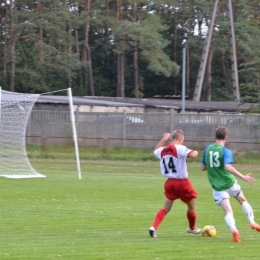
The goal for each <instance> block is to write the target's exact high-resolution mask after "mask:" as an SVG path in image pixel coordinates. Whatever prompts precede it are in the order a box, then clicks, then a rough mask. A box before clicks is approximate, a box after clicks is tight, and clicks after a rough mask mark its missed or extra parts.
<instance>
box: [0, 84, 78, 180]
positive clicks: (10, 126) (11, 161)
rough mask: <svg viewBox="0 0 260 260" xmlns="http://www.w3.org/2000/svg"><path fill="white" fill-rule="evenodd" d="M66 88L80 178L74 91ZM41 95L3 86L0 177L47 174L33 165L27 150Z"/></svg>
mask: <svg viewBox="0 0 260 260" xmlns="http://www.w3.org/2000/svg"><path fill="white" fill-rule="evenodd" d="M65 90H67V94H68V98H69V107H70V117H71V123H72V132H73V140H74V146H75V151H76V161H77V169H78V177H79V179H81V170H80V162H79V151H78V139H77V133H76V126H75V117H74V109H73V99H72V92H71V89H70V88H69V89H65ZM60 91H64V89H63V90H60ZM55 92H58V91H55ZM50 93H52V92H50ZM50 93H44V94H50ZM39 96H40V94H25V93H16V92H9V91H5V90H2V89H1V87H0V177H6V178H12V179H22V178H45V177H46V176H45V175H43V174H40V173H38V172H37V171H36V170H35V169H34V168H33V167H32V165H31V163H30V161H29V159H28V156H27V151H26V130H27V124H28V121H29V118H30V115H31V111H32V109H33V106H34V104H35V102H36V101H37V99H38V97H39Z"/></svg>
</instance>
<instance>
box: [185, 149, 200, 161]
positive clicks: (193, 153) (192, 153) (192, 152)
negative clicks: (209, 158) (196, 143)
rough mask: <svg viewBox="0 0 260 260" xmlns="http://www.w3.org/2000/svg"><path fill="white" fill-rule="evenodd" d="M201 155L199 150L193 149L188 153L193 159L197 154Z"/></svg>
mask: <svg viewBox="0 0 260 260" xmlns="http://www.w3.org/2000/svg"><path fill="white" fill-rule="evenodd" d="M198 155H199V153H198V152H197V151H191V152H189V153H188V156H187V157H188V158H191V159H195V158H196V157H197V156H198Z"/></svg>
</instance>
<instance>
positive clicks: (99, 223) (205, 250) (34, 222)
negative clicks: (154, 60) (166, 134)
mask: <svg viewBox="0 0 260 260" xmlns="http://www.w3.org/2000/svg"><path fill="white" fill-rule="evenodd" d="M32 164H33V166H34V167H35V169H36V170H37V171H38V172H40V173H42V174H44V175H46V176H47V178H45V179H21V180H17V179H15V180H14V179H4V178H0V185H1V197H0V201H1V207H0V213H1V214H0V216H1V224H0V237H1V243H0V259H1V260H2V259H12V260H15V259H25V260H28V259H33V260H37V259H44V260H46V259H66V260H67V259H68V260H81V259H82V260H85V259H86V260H92V259H93V260H97V259H98V260H101V259H102V260H103V259H104V260H123V259H129V260H132V259H147V260H153V259H154V260H168V259H169V260H170V259H217V260H219V259H236V260H237V259H259V258H260V257H259V244H260V232H259V233H258V232H256V231H254V230H251V229H250V227H249V223H248V220H247V218H246V216H245V215H244V213H243V211H242V208H241V206H240V205H239V204H238V202H237V201H235V200H234V199H232V200H231V203H232V206H233V209H234V213H235V218H236V223H237V227H238V229H239V231H240V235H241V240H242V242H241V243H233V242H232V237H231V234H230V231H229V230H228V227H227V226H226V224H225V222H224V214H223V212H222V209H221V208H219V207H218V206H216V205H215V203H214V200H213V198H212V194H211V188H210V186H209V184H208V181H207V177H206V174H205V172H202V171H200V168H199V164H188V168H189V172H190V180H191V181H192V183H193V185H194V187H195V189H196V190H197V192H198V194H199V196H198V198H197V204H196V205H197V215H198V218H197V225H198V226H199V227H203V226H205V225H208V224H210V225H214V226H215V227H216V229H217V236H216V237H214V238H206V237H202V236H201V235H193V234H188V233H186V231H185V229H186V227H187V226H188V222H187V219H186V206H185V205H184V204H183V203H181V202H180V201H176V202H175V203H174V205H173V208H172V211H171V212H170V213H169V214H168V215H167V216H166V217H165V219H164V221H163V223H162V224H161V226H160V227H159V229H158V237H157V238H151V237H150V236H149V234H148V228H149V227H150V226H151V224H152V222H153V219H154V216H155V214H156V213H157V211H158V210H159V209H160V208H161V207H162V205H163V202H164V194H163V183H164V181H165V179H164V178H163V177H161V175H160V173H159V167H158V163H155V162H146V163H145V162H137V163H134V162H120V161H119V162H104V161H103V162H98V161H96V162H82V163H81V167H82V179H81V180H79V179H78V176H77V169H76V163H75V162H64V161H63V162H58V161H38V162H36V161H34V162H32ZM236 167H237V168H238V169H239V170H240V171H241V172H243V173H247V172H251V173H252V174H253V175H254V177H255V178H256V179H257V181H256V183H255V184H254V185H253V186H249V185H248V184H247V183H244V182H242V180H240V181H239V183H240V184H241V186H242V188H243V191H244V193H245V196H246V198H247V199H248V201H249V203H250V204H251V206H252V207H253V209H254V213H255V219H256V221H258V222H260V204H259V190H260V166H254V169H251V167H250V166H243V167H242V168H241V167H239V166H236Z"/></svg>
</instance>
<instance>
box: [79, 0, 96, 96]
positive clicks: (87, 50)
mask: <svg viewBox="0 0 260 260" xmlns="http://www.w3.org/2000/svg"><path fill="white" fill-rule="evenodd" d="M90 1H91V0H86V1H85V6H84V11H86V12H88V17H89V12H90ZM83 53H84V55H82V60H83V61H87V69H88V83H89V91H90V96H95V89H94V80H93V71H92V59H91V50H90V47H89V22H87V23H86V24H85V26H84V51H83Z"/></svg>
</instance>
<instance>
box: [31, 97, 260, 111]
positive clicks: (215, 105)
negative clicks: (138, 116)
mask: <svg viewBox="0 0 260 260" xmlns="http://www.w3.org/2000/svg"><path fill="white" fill-rule="evenodd" d="M36 103H38V104H56V105H58V104H61V105H66V104H69V99H68V97H67V96H47V95H41V96H40V97H39V98H38V100H37V102H36ZM73 104H74V105H85V106H106V107H108V106H117V107H143V108H161V109H165V110H170V109H175V110H179V111H181V110H182V100H179V99H170V98H121V97H97V96H94V97H93V96H82V97H76V96H75V97H73ZM256 106H257V104H251V103H245V104H240V103H237V102H217V101H210V102H208V101H199V102H198V101H193V100H185V111H196V112H214V111H223V112H245V111H248V110H249V109H250V108H252V107H256Z"/></svg>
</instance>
